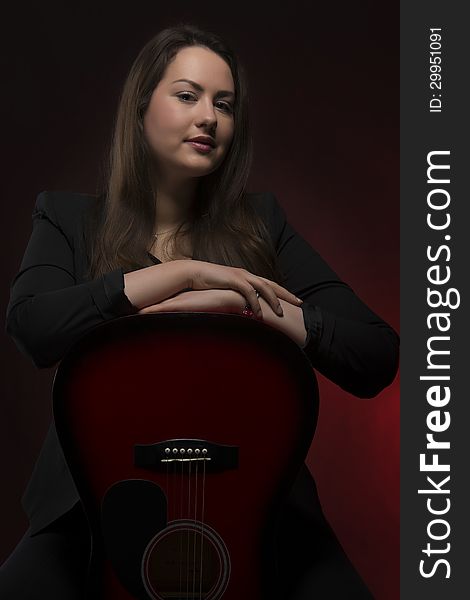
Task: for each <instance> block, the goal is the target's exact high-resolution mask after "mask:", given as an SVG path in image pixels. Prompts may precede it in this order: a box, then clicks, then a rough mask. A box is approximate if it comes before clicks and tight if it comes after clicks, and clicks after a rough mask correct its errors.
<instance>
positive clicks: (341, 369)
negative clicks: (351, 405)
mask: <svg viewBox="0 0 470 600" xmlns="http://www.w3.org/2000/svg"><path fill="white" fill-rule="evenodd" d="M269 196H270V202H271V219H272V223H273V228H274V234H275V240H274V242H275V245H276V252H277V256H278V260H279V266H280V268H281V271H282V273H283V274H284V277H285V280H284V287H286V288H287V289H288V290H289V291H291V292H292V293H294V294H295V295H296V296H298V297H299V298H301V299H302V300H303V301H304V302H303V304H302V305H301V308H302V313H303V317H304V324H305V328H306V331H307V339H306V342H305V345H304V346H303V348H302V350H303V351H304V352H305V354H306V356H307V357H308V359H309V361H310V363H311V365H312V366H313V367H314V368H315V369H317V370H318V371H319V372H320V373H321V374H322V375H324V376H325V377H327V378H328V379H330V380H331V381H333V382H334V383H336V384H337V385H339V386H340V387H341V388H342V389H343V390H345V391H347V392H349V393H351V394H353V395H355V396H357V397H359V398H373V397H374V396H376V395H377V394H378V393H379V392H380V391H382V390H383V389H384V388H385V387H387V386H388V385H390V383H391V382H392V381H393V379H394V378H395V375H396V373H397V370H398V358H399V344H400V341H399V336H398V334H397V333H396V331H395V330H394V329H392V327H391V326H390V325H388V324H387V323H386V322H385V321H384V320H383V319H381V318H380V317H379V316H378V315H377V314H375V313H374V312H373V311H372V310H371V309H370V308H369V307H368V306H366V305H365V304H364V302H362V301H361V300H360V298H359V297H358V296H356V294H355V293H354V291H353V290H352V288H351V287H350V286H349V285H348V284H347V283H345V282H343V281H341V279H340V278H339V277H338V275H337V274H336V273H335V272H334V271H333V270H332V269H331V267H330V266H329V265H328V264H327V263H326V262H325V261H324V260H323V259H322V258H321V256H320V255H319V254H318V252H316V251H315V250H314V249H313V248H312V247H311V246H310V244H308V242H307V241H306V240H305V239H304V238H302V237H301V236H300V235H299V233H297V231H295V229H294V228H293V227H292V226H291V225H290V223H289V222H288V221H287V219H286V213H285V211H284V209H283V208H282V207H281V205H280V204H279V202H278V201H277V199H276V197H275V196H274V195H273V194H271V193H270V194H269Z"/></svg>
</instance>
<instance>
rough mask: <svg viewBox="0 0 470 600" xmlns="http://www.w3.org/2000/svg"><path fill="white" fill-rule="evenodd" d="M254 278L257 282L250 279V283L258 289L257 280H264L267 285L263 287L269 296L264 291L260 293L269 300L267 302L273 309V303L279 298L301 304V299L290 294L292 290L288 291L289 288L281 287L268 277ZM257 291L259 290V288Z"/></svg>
mask: <svg viewBox="0 0 470 600" xmlns="http://www.w3.org/2000/svg"><path fill="white" fill-rule="evenodd" d="M256 279H257V280H258V283H257V282H256V281H254V282H253V281H251V282H250V283H252V285H253V286H254V287H255V288H257V289H259V288H260V283H259V280H261V281H263V282H265V285H266V286H267V287H265V288H263V289H264V290H267V294H268V295H269V298H268V297H267V296H266V295H265V294H264V293H263V294H262V295H263V297H264V298H265V299H266V300H267V301H268V302H269V304H270V305H271V307H272V308H273V310H276V309H275V305H276V304H278V303H279V298H281V299H282V300H285V301H286V302H290V303H291V304H293V305H294V306H300V304H302V300H301V299H300V298H297V296H295V294H292V292H289V290H287V289H286V288H284V287H282V285H279V284H278V283H276V282H275V281H271V280H269V279H266V278H265V277H259V276H256ZM259 291H261V290H260V289H259Z"/></svg>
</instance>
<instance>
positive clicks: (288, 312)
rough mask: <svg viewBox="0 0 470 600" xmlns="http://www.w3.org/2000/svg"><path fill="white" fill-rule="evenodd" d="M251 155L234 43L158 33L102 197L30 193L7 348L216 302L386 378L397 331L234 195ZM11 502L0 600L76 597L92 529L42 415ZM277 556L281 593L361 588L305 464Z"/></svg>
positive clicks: (256, 199) (130, 87)
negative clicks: (15, 529)
mask: <svg viewBox="0 0 470 600" xmlns="http://www.w3.org/2000/svg"><path fill="white" fill-rule="evenodd" d="M251 157H252V146H251V137H250V127H249V121H248V103H247V89H246V81H245V78H244V74H243V70H242V68H241V66H240V64H239V63H238V62H237V60H236V58H235V56H234V54H233V52H231V50H230V49H229V48H228V47H227V45H226V44H225V43H223V42H222V41H221V40H220V38H218V37H217V36H215V35H213V34H210V33H207V32H203V31H201V30H199V29H198V28H196V27H193V26H190V25H181V26H177V27H173V28H169V29H165V30H163V31H161V32H160V33H159V34H158V35H156V36H155V37H154V38H153V39H151V40H150V41H149V42H148V43H147V44H146V45H145V46H144V48H143V49H142V50H141V52H140V53H139V55H138V56H137V58H136V60H135V62H134V64H133V66H132V68H131V70H130V73H129V75H128V77H127V80H126V82H125V85H124V88H123V92H122V96H121V98H120V103H119V109H118V114H117V120H116V125H115V131H114V138H113V143H112V145H111V152H110V162H109V171H108V173H107V176H106V182H105V186H104V191H103V192H102V193H99V194H97V195H96V196H92V195H86V194H78V193H72V192H49V191H45V192H42V193H41V194H39V196H38V198H37V201H36V205H35V208H34V211H33V231H32V234H31V239H30V241H29V243H28V246H27V248H26V251H25V254H24V257H23V261H22V263H21V266H20V269H19V272H18V274H17V275H16V277H15V278H14V280H13V282H12V286H11V297H10V303H9V305H8V309H7V325H6V329H7V332H8V333H9V334H10V335H11V336H12V338H13V339H14V341H15V343H16V344H17V346H18V348H19V349H20V350H21V351H22V352H23V353H24V354H26V355H27V356H29V357H30V358H31V359H32V361H33V362H34V364H35V365H36V366H37V367H38V368H46V367H52V366H53V365H55V364H56V363H57V362H58V361H60V360H61V358H62V357H63V356H64V354H65V353H66V351H67V350H68V348H70V347H71V346H72V345H73V344H74V343H75V342H76V341H77V340H78V338H79V337H81V336H82V335H83V334H84V333H85V332H86V331H88V330H89V329H90V328H92V327H94V326H95V325H98V324H99V323H102V322H104V321H107V320H109V319H113V318H117V317H119V316H123V315H128V314H136V313H138V314H142V313H148V312H159V311H214V312H230V313H238V314H245V315H249V316H250V315H252V316H253V317H254V318H259V319H262V320H263V321H264V322H265V323H267V324H268V325H270V326H272V327H275V328H278V329H279V330H280V331H282V332H283V333H285V334H286V335H287V336H289V337H291V338H292V339H293V340H294V341H295V342H296V343H297V344H298V345H299V347H300V348H302V349H303V351H304V352H305V354H306V356H307V357H308V359H309V361H310V362H311V364H312V367H314V368H315V369H317V370H318V371H319V372H321V373H322V374H324V375H325V376H327V377H328V378H330V379H331V380H332V381H334V382H335V383H337V384H338V385H339V386H341V387H342V388H343V389H345V390H347V391H349V392H350V393H352V394H355V395H356V396H358V397H362V398H370V397H373V396H375V395H376V394H378V393H379V392H380V391H381V390H382V389H383V388H384V387H386V386H387V385H389V384H390V383H391V382H392V380H393V379H394V377H395V374H396V371H397V366H398V348H399V339H398V336H397V334H396V332H395V331H394V330H393V329H392V328H391V327H390V326H389V325H388V324H387V323H385V322H384V321H383V320H382V319H381V318H380V317H379V316H377V315H376V314H375V313H373V312H372V311H371V310H370V309H369V308H368V307H367V306H366V305H365V304H364V303H363V302H362V301H361V300H360V299H359V298H358V297H357V296H356V295H355V294H354V292H353V290H352V289H351V288H350V287H349V286H348V285H347V284H346V283H345V282H343V281H341V280H340V278H339V277H338V275H337V274H336V273H335V272H334V271H333V270H332V269H331V268H330V267H329V266H328V265H327V264H326V263H325V262H324V261H323V260H322V258H321V257H320V256H319V254H318V253H317V252H316V251H315V250H314V249H313V248H312V247H311V246H310V245H309V244H308V243H307V242H306V241H305V240H304V239H303V238H302V237H301V236H300V235H299V234H298V233H297V232H296V231H295V230H294V229H293V228H292V227H291V225H290V224H289V223H288V222H287V220H286V215H285V212H284V210H283V209H282V207H281V205H280V204H279V203H278V201H277V199H276V198H275V196H274V195H273V194H272V193H260V194H254V193H248V192H247V191H246V182H247V178H248V174H249V169H250V164H251ZM299 297H300V298H299ZM250 311H252V313H251V312H250ZM22 503H23V506H24V508H25V511H26V512H27V514H28V516H29V519H30V527H29V529H28V531H27V532H26V533H25V535H24V536H23V538H22V539H21V541H20V543H19V544H18V546H17V548H16V549H15V550H14V552H13V553H12V554H11V556H10V557H9V558H8V560H7V561H6V562H5V563H4V565H3V566H2V568H1V570H0V597H2V598H15V599H20V598H21V599H22V598H25V599H31V600H33V599H35V598H38V599H39V598H41V599H42V598H61V599H63V600H66V599H72V598H80V597H82V594H83V589H84V581H85V572H86V566H87V561H88V552H89V541H90V540H89V537H88V533H87V528H86V526H85V520H84V519H85V517H84V513H83V509H82V505H81V503H80V500H79V496H78V494H77V491H76V488H75V486H74V484H73V480H72V478H71V475H70V473H69V471H68V469H67V467H66V464H65V461H64V458H63V455H62V453H61V450H60V445H59V442H58V440H57V436H56V432H55V429H54V427H53V425H51V428H50V429H49V432H48V435H47V437H46V441H45V443H44V446H43V449H42V451H41V454H40V457H39V459H38V461H37V463H36V467H35V470H34V473H33V477H32V479H31V481H30V482H29V484H28V487H27V489H26V491H25V493H24V496H23V498H22ZM277 552H278V559H279V565H280V566H281V573H280V577H281V578H280V581H279V590H280V597H282V598H290V599H291V600H301V599H304V598H305V599H306V598H309V599H310V598H314V597H317V598H331V599H333V598H338V599H339V598H341V599H343V598H357V599H362V598H363V599H366V598H371V597H372V596H371V594H370V592H369V591H368V590H367V588H366V586H365V585H364V583H363V581H362V580H361V578H360V577H359V575H358V574H357V573H356V572H355V570H354V568H353V566H352V564H351V563H350V562H349V560H348V558H347V557H346V555H345V553H344V551H343V549H342V548H341V546H340V544H339V542H338V540H337V538H336V537H335V535H334V533H333V531H332V529H331V528H330V526H329V525H328V523H327V522H326V520H325V518H324V516H323V512H322V509H321V506H320V503H319V499H318V495H317V491H316V486H315V482H314V480H313V478H312V476H311V474H310V472H309V470H308V468H307V467H306V465H304V466H303V468H302V469H301V471H300V473H299V475H298V478H297V480H296V482H295V485H294V487H293V488H292V491H291V493H290V496H289V498H288V501H287V502H286V504H285V507H284V510H283V513H282V516H281V520H280V525H279V533H278V547H277Z"/></svg>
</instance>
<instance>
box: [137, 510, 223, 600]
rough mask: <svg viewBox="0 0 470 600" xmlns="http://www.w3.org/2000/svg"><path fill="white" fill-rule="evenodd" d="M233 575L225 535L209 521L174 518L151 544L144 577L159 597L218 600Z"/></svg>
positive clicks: (162, 599) (152, 595) (160, 599)
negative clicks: (210, 524) (231, 574)
mask: <svg viewBox="0 0 470 600" xmlns="http://www.w3.org/2000/svg"><path fill="white" fill-rule="evenodd" d="M229 577H230V558H229V554H228V551H227V548H226V546H225V544H224V542H223V540H222V538H221V537H220V536H219V535H218V534H217V532H216V531H215V530H214V529H212V528H211V527H209V526H208V525H207V524H206V523H201V522H199V521H194V520H189V519H188V520H178V521H171V522H170V523H169V524H168V527H166V528H165V529H163V530H162V531H160V532H159V533H158V534H157V535H156V536H155V537H154V538H153V539H152V540H151V541H150V543H149V544H148V545H147V548H146V550H145V553H144V556H143V560H142V579H143V582H144V585H145V589H146V591H147V593H148V594H149V596H150V598H152V599H155V600H167V599H172V600H196V599H202V598H204V600H217V599H218V598H221V597H222V594H223V592H224V591H225V589H226V587H227V585H228V581H229Z"/></svg>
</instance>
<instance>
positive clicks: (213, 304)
mask: <svg viewBox="0 0 470 600" xmlns="http://www.w3.org/2000/svg"><path fill="white" fill-rule="evenodd" d="M244 308H245V301H244V298H243V296H242V295H241V294H239V293H238V292H234V291H233V290H212V289H211V290H191V291H188V292H180V293H179V294H177V295H176V296H173V297H172V298H167V299H166V300H163V301H162V302H159V303H158V304H152V305H151V306H147V307H145V308H141V309H140V310H139V311H138V313H137V314H139V315H142V314H145V313H157V312H223V313H236V314H241V313H242V311H243V309H244Z"/></svg>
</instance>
